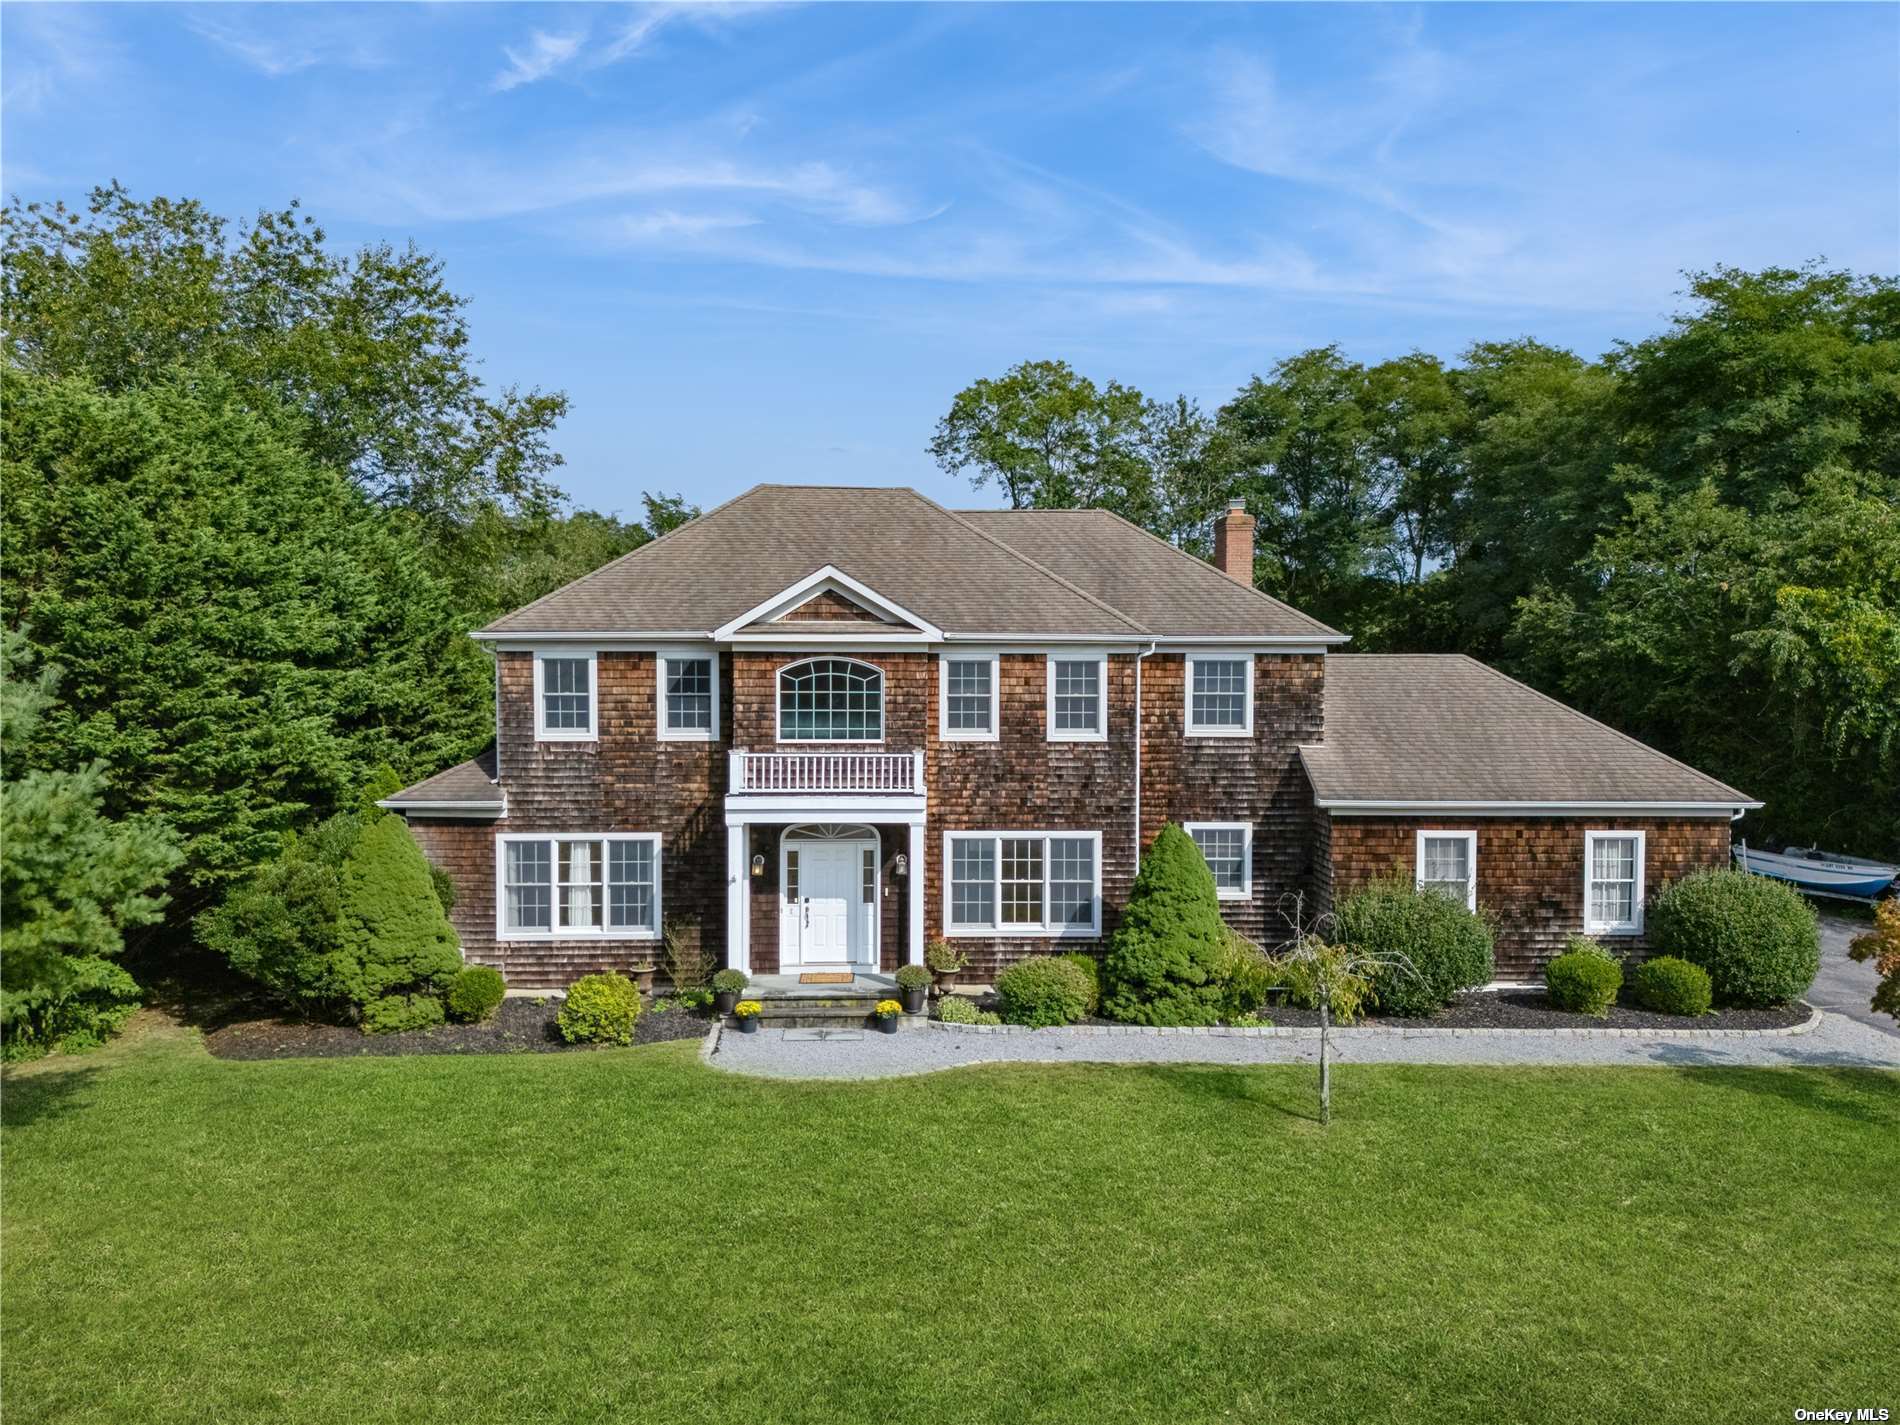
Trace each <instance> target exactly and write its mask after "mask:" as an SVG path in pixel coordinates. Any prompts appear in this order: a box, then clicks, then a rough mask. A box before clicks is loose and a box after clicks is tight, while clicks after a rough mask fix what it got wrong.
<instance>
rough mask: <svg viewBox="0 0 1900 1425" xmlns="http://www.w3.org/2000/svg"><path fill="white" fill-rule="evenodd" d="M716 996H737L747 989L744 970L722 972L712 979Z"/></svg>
mask: <svg viewBox="0 0 1900 1425" xmlns="http://www.w3.org/2000/svg"><path fill="white" fill-rule="evenodd" d="M712 987H713V993H714V994H722V995H736V994H738V993H739V992H740V991H741V990H743V989H744V988H745V987H746V975H745V971H744V970H721V971H719V973H718V974H716V975H714V976H713V977H712Z"/></svg>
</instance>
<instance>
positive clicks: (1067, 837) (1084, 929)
mask: <svg viewBox="0 0 1900 1425" xmlns="http://www.w3.org/2000/svg"><path fill="white" fill-rule="evenodd" d="M1029 836H1038V837H1041V838H1042V842H1043V848H1042V913H1043V917H1044V923H1043V924H1042V925H1039V926H1037V925H1003V924H1001V923H1000V922H1001V917H1002V913H1003V848H1002V846H1001V845H1000V842H1001V840H1002V839H1003V838H1005V837H1008V838H1011V839H1020V838H1023V837H1029ZM1051 838H1054V839H1056V840H1060V841H1089V842H1092V843H1094V847H1095V851H1094V865H1095V898H1094V901H1093V903H1092V905H1091V907H1090V909H1091V910H1092V912H1093V914H1092V916H1091V918H1090V921H1089V924H1088V925H1086V926H1074V925H1064V926H1052V925H1050V924H1048V919H1047V918H1048V914H1049V844H1048V843H1049V841H1050V839H1051ZM959 841H989V842H992V843H999V844H995V845H993V846H992V854H993V860H994V864H995V872H994V879H993V880H992V881H991V883H990V884H991V890H992V896H993V899H992V901H991V905H992V906H993V907H994V908H995V911H996V915H997V918H998V921H997V923H995V924H991V925H953V924H952V923H951V918H950V909H951V906H952V904H953V903H954V902H953V893H954V892H955V889H956V887H955V886H954V885H953V884H952V881H951V874H950V873H951V868H952V866H953V865H954V863H955V862H954V858H955V846H956V843H957V842H959ZM943 934H944V938H945V939H950V940H1099V939H1101V938H1102V833H1101V832H1099V831H1067V830H1062V829H1060V828H1058V829H1056V830H1043V829H1041V828H1031V827H1024V828H1022V829H1019V830H1015V831H946V832H944V834H943Z"/></svg>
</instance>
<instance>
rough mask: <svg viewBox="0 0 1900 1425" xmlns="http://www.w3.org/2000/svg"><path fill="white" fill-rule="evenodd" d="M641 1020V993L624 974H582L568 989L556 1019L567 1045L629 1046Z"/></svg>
mask: <svg viewBox="0 0 1900 1425" xmlns="http://www.w3.org/2000/svg"><path fill="white" fill-rule="evenodd" d="M639 1021H640V991H639V990H637V989H635V988H634V984H633V981H632V980H630V979H628V978H627V977H626V976H625V975H616V974H611V973H610V974H605V975H583V976H581V977H580V978H579V979H578V980H576V981H574V983H573V984H571V985H569V986H568V987H567V998H566V999H565V1000H563V1001H562V1002H561V1012H560V1014H558V1015H557V1016H556V1017H555V1022H556V1023H557V1024H558V1025H559V1026H560V1029H561V1037H562V1038H563V1039H565V1040H567V1042H568V1043H570V1044H583V1043H585V1044H631V1043H633V1027H634V1025H635V1024H637V1023H639Z"/></svg>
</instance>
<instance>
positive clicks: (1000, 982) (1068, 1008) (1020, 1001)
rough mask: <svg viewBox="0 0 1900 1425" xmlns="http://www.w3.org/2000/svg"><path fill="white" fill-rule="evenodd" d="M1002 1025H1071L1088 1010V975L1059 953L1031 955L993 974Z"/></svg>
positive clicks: (1035, 1026)
mask: <svg viewBox="0 0 1900 1425" xmlns="http://www.w3.org/2000/svg"><path fill="white" fill-rule="evenodd" d="M996 1000H997V1008H998V1010H999V1011H1000V1012H1001V1014H1002V1018H1003V1022H1004V1023H1005V1024H1027V1025H1030V1026H1032V1027H1034V1028H1041V1027H1043V1026H1044V1025H1050V1024H1074V1023H1075V1022H1076V1020H1078V1019H1081V1018H1082V1017H1083V1016H1084V1015H1086V1014H1087V1013H1088V1007H1089V982H1088V976H1087V975H1085V974H1083V972H1082V971H1081V970H1079V969H1077V968H1076V967H1075V966H1074V965H1073V964H1072V963H1070V962H1069V961H1068V960H1065V959H1063V958H1062V957H1061V956H1059V955H1031V956H1030V957H1029V958H1028V959H1025V960H1018V961H1017V962H1016V963H1015V964H1013V965H1011V966H1009V967H1008V968H1007V969H1005V970H1004V971H1003V973H1002V974H1000V975H998V976H997V977H996Z"/></svg>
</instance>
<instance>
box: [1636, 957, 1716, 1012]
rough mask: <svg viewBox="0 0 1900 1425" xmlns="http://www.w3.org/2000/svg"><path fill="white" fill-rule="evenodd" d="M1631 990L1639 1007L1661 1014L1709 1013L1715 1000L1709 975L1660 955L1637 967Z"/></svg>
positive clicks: (1699, 969)
mask: <svg viewBox="0 0 1900 1425" xmlns="http://www.w3.org/2000/svg"><path fill="white" fill-rule="evenodd" d="M1630 990H1631V992H1632V993H1633V994H1634V995H1635V996H1636V1002H1637V1003H1638V1004H1640V1005H1641V1006H1642V1007H1643V1008H1644V1009H1653V1010H1655V1011H1656V1013H1658V1014H1686V1015H1689V1016H1691V1017H1694V1016H1695V1015H1699V1014H1707V1013H1708V1012H1709V1004H1710V1002H1711V1000H1712V999H1713V998H1714V990H1713V987H1712V986H1711V985H1710V984H1709V972H1708V971H1707V970H1705V969H1703V968H1702V967H1701V966H1700V965H1691V964H1690V963H1689V962H1688V961H1687V960H1678V959H1677V958H1676V957H1675V956H1674V955H1658V956H1657V957H1656V958H1655V959H1654V960H1650V961H1647V962H1646V963H1644V964H1642V965H1640V966H1638V967H1637V970H1636V974H1635V975H1634V976H1633V977H1632V979H1631V981H1630Z"/></svg>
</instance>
